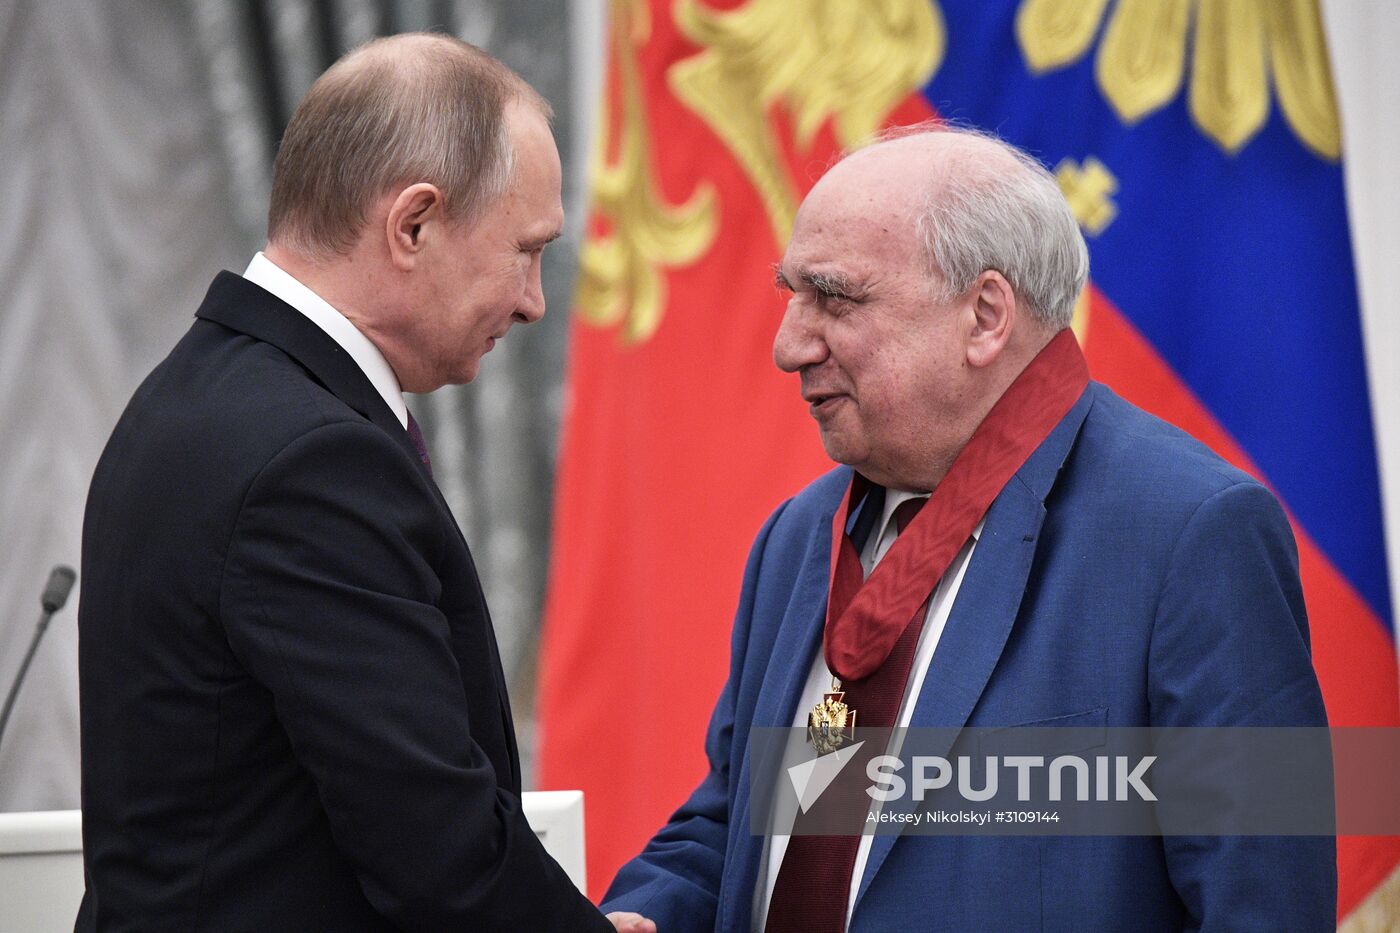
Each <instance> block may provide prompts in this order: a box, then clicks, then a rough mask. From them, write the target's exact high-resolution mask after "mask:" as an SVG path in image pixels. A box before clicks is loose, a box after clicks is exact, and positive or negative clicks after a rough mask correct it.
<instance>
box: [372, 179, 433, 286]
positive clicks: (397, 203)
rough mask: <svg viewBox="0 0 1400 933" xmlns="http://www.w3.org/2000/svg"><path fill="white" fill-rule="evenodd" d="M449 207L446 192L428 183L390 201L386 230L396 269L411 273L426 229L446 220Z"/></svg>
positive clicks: (409, 187)
mask: <svg viewBox="0 0 1400 933" xmlns="http://www.w3.org/2000/svg"><path fill="white" fill-rule="evenodd" d="M445 209H446V202H445V201H444V200H443V197H442V192H441V191H440V190H439V189H438V187H437V186H436V185H430V184H428V183H427V182H419V183H418V184H416V185H409V186H408V187H407V188H405V189H403V190H402V191H400V192H399V193H398V195H397V196H396V197H395V198H394V199H393V201H392V202H390V204H389V212H388V214H387V215H386V216H385V218H384V233H385V237H386V239H387V241H388V244H389V261H390V262H391V263H393V265H394V268H395V269H398V270H399V271H401V272H407V271H408V270H410V269H412V268H413V266H414V264H415V263H416V262H417V261H418V258H419V256H420V255H422V252H423V245H424V242H425V239H426V236H425V231H426V230H428V229H429V228H430V227H431V225H432V224H433V223H434V222H436V221H440V220H441V219H442V216H443V212H444V210H445Z"/></svg>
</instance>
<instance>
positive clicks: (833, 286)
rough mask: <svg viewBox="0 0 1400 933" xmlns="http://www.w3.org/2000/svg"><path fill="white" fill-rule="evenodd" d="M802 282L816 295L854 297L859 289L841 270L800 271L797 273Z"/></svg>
mask: <svg viewBox="0 0 1400 933" xmlns="http://www.w3.org/2000/svg"><path fill="white" fill-rule="evenodd" d="M797 277H798V278H800V279H801V280H802V283H803V284H804V285H806V286H807V287H808V288H810V289H811V290H812V291H814V292H816V293H817V294H818V295H832V296H835V297H838V298H854V297H855V296H856V293H857V292H859V291H860V289H859V288H857V287H856V286H855V285H853V284H852V283H851V280H850V279H849V278H847V277H846V275H845V273H842V272H809V271H806V270H804V271H802V272H799V273H798V275H797Z"/></svg>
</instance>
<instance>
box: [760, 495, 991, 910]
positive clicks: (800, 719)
mask: <svg viewBox="0 0 1400 933" xmlns="http://www.w3.org/2000/svg"><path fill="white" fill-rule="evenodd" d="M916 497H917V494H916V493H912V492H900V491H898V490H894V489H891V490H888V491H887V492H886V494H885V507H884V510H883V511H882V512H881V515H880V521H879V524H878V525H877V526H876V527H878V528H879V529H880V533H879V534H872V535H870V537H869V538H868V539H866V542H865V547H864V548H862V549H861V555H860V564H861V568H862V569H863V570H864V571H865V575H866V576H867V577H869V576H870V572H871V571H872V570H874V569H875V565H876V564H878V563H879V562H880V561H881V560H883V559H884V556H885V554H887V553H888V552H889V549H890V547H891V546H892V545H893V544H894V540H895V538H896V537H897V536H898V533H899V532H898V529H897V528H896V527H895V523H894V510H895V508H896V507H898V506H899V504H900V503H902V502H905V501H907V500H909V499H913V498H916ZM984 523H985V520H984V521H983V522H978V524H977V527H976V528H974V529H973V531H972V536H971V537H970V538H968V540H967V543H966V544H964V545H963V547H962V550H961V551H959V552H958V554H957V556H956V557H954V558H953V562H952V563H951V564H949V565H948V570H947V571H946V572H945V573H944V574H943V578H942V579H941V580H939V581H938V586H937V587H936V588H935V589H934V592H933V598H932V599H930V600H929V605H928V613H927V614H926V615H925V616H924V628H923V631H921V632H920V633H919V643H918V646H917V647H916V648H915V649H914V662H913V665H912V666H911V667H910V668H909V682H908V683H907V684H905V687H904V698H903V699H902V700H900V703H899V715H898V717H896V719H895V725H896V726H897V727H899V728H906V727H908V725H909V720H910V718H911V717H912V716H913V715H914V707H915V705H917V701H918V696H919V692H920V691H921V690H922V689H923V686H924V677H925V676H926V675H927V674H928V666H929V662H930V661H932V660H933V652H934V651H935V650H936V649H937V648H938V640H939V638H940V637H942V635H943V628H944V626H945V625H947V624H948V614H949V613H950V612H952V609H953V601H954V600H955V599H957V596H958V589H959V588H960V587H961V586H962V579H963V574H964V573H965V572H966V570H967V565H968V562H969V561H970V560H971V559H972V552H973V550H974V549H975V548H976V547H977V538H978V537H979V536H980V535H981V533H982V525H983V524H984ZM831 676H832V675H831V670H830V669H829V668H828V667H827V666H826V655H825V653H824V652H823V651H822V650H821V649H820V648H818V649H817V656H816V657H815V658H814V659H813V660H812V669H811V671H810V672H809V673H808V675H807V682H806V684H804V685H803V687H802V694H801V696H800V697H798V701H797V712H796V713H795V714H794V715H793V722H792V724H793V727H794V728H802V729H805V728H806V727H807V714H808V713H809V712H810V711H811V709H812V707H814V706H816V705H817V704H818V703H820V702H821V699H822V694H824V693H827V692H828V691H829V690H830V689H831ZM775 828H776V827H775ZM785 828H789V829H790V828H791V827H785ZM788 838H789V837H788V836H787V835H779V834H777V833H774V832H770V833H769V834H768V835H767V836H766V837H765V839H764V853H763V857H762V858H760V859H759V876H758V881H757V883H756V884H755V885H754V911H753V917H754V929H755V930H758V931H761V930H762V929H763V928H764V926H765V925H766V924H767V923H768V905H769V903H770V902H771V901H772V900H773V888H774V886H775V885H776V884H777V883H778V870H779V869H780V868H781V867H782V864H783V856H784V855H785V854H786V853H787V847H788ZM874 838H875V837H874V836H873V835H870V834H868V833H867V834H865V835H862V836H861V837H860V847H859V848H858V849H857V850H856V863H855V867H854V869H853V870H852V872H851V890H850V896H849V898H848V899H847V901H846V923H847V924H849V923H850V922H851V911H852V910H853V909H854V908H855V904H856V895H857V894H858V893H859V892H860V879H861V876H862V875H863V874H865V863H866V861H867V860H869V858H870V844H871V842H872V841H873V840H874Z"/></svg>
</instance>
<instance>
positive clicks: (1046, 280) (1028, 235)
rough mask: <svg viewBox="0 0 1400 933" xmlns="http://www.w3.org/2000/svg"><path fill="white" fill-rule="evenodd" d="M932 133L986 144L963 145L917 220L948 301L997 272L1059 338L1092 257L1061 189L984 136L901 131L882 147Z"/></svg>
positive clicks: (930, 129) (932, 127) (932, 129)
mask: <svg viewBox="0 0 1400 933" xmlns="http://www.w3.org/2000/svg"><path fill="white" fill-rule="evenodd" d="M924 133H948V134H952V135H955V136H958V137H961V138H962V139H963V140H967V141H968V142H971V143H975V142H981V143H986V144H987V145H990V146H992V147H994V149H995V150H997V151H999V152H1000V153H1001V154H1002V155H1004V156H1006V158H1005V159H1001V158H995V157H993V158H990V159H989V158H987V152H986V149H985V148H984V147H983V146H981V145H977V144H973V145H959V146H956V147H954V148H953V150H952V151H951V152H950V153H949V154H948V155H947V156H946V158H947V161H946V162H945V163H944V166H945V170H944V171H943V172H942V177H941V178H940V179H939V180H938V182H937V184H936V185H934V186H932V187H933V191H932V192H931V193H930V194H929V196H928V198H927V200H926V201H925V202H924V204H923V205H922V207H921V209H920V210H919V211H918V214H917V215H916V217H915V229H916V230H917V231H918V235H919V239H920V240H921V242H922V246H923V250H924V255H925V257H926V259H927V261H928V264H929V271H930V273H931V274H933V275H934V276H935V277H941V280H942V282H941V286H942V287H941V289H939V291H941V292H942V294H941V295H939V296H938V299H939V300H940V301H943V302H946V301H951V300H952V299H953V298H955V297H956V296H958V295H961V294H962V293H963V292H965V291H967V289H968V288H970V287H971V286H972V283H973V282H974V281H976V279H977V277H978V276H979V275H981V274H982V273H983V272H986V271H987V270H995V271H997V272H1000V273H1001V274H1002V275H1003V276H1005V277H1006V280H1007V282H1009V283H1010V284H1011V288H1012V290H1013V291H1014V292H1015V294H1016V297H1017V298H1018V299H1019V300H1020V301H1021V302H1023V303H1024V304H1025V307H1026V309H1027V310H1028V311H1029V312H1030V314H1031V316H1032V317H1034V318H1036V319H1037V320H1039V321H1041V322H1042V323H1044V324H1045V325H1047V326H1049V327H1050V328H1052V329H1054V330H1057V331H1058V330H1060V329H1062V328H1065V327H1068V326H1069V325H1070V321H1071V319H1072V318H1073V316H1074V303H1075V299H1077V298H1078V297H1079V293H1080V291H1082V290H1083V288H1084V283H1085V282H1086V281H1087V280H1088V277H1089V250H1088V248H1087V247H1086V246H1085V244H1084V236H1083V234H1082V233H1081V232H1080V230H1079V223H1078V222H1077V221H1076V220H1075V219H1074V214H1073V213H1071V211H1070V208H1069V204H1068V203H1066V201H1065V198H1064V195H1063V194H1061V193H1060V186H1059V184H1058V183H1057V182H1056V181H1055V179H1054V177H1053V176H1052V175H1051V174H1050V173H1049V172H1048V171H1046V170H1045V167H1044V166H1043V165H1041V164H1040V162H1038V161H1037V160H1036V159H1035V158H1034V157H1033V156H1030V155H1028V154H1027V153H1025V152H1022V151H1021V150H1020V149H1017V148H1016V147H1015V146H1012V145H1010V144H1009V143H1007V142H1004V141H1003V140H1000V139H998V138H996V137H995V136H992V135H990V134H987V133H984V132H981V131H979V130H974V129H969V128H964V127H955V126H950V125H948V124H942V123H935V122H932V121H930V122H928V123H922V124H918V125H916V126H910V127H896V128H894V129H892V130H889V131H887V132H886V133H884V134H883V135H882V136H881V137H880V138H879V140H878V141H877V143H876V145H879V144H880V143H883V142H888V141H892V140H897V139H902V138H906V137H909V136H914V135H922V134H924Z"/></svg>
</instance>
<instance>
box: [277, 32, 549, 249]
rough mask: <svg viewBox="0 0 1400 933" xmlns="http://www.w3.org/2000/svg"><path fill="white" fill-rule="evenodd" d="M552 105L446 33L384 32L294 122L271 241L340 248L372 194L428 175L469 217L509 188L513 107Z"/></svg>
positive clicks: (311, 96)
mask: <svg viewBox="0 0 1400 933" xmlns="http://www.w3.org/2000/svg"><path fill="white" fill-rule="evenodd" d="M512 102H520V103H523V104H525V105H527V106H529V107H530V108H532V109H535V110H537V111H538V112H539V113H541V114H543V115H545V116H546V117H548V116H549V113H550V111H549V105H548V104H547V103H545V101H544V99H543V98H541V97H540V96H539V95H538V94H537V93H536V92H535V91H534V90H533V89H532V88H531V87H530V86H529V85H528V84H526V83H525V82H524V81H523V80H522V79H521V78H520V77H519V76H518V75H516V74H515V73H514V72H513V71H511V70H510V69H509V68H507V67H506V66H505V65H504V64H502V63H501V62H499V61H497V60H496V59H494V58H492V57H491V56H489V55H487V54H486V53H485V52H483V51H481V50H480V49H478V48H476V47H475V46H472V45H469V44H467V43H465V42H462V41H460V40H458V39H454V38H451V37H449V36H442V35H435V34H428V33H410V34H406V35H400V36H390V37H388V38H384V39H376V40H374V41H373V42H369V43H367V44H365V45H363V46H360V47H359V48H358V49H355V50H354V51H352V52H350V53H348V54H346V55H345V56H344V57H343V58H341V59H340V61H338V62H336V63H335V64H334V65H332V66H331V68H330V69H329V70H327V71H326V73H325V74H323V75H322V76H321V77H320V78H319V79H318V80H317V81H316V83H315V84H314V85H312V87H311V90H310V91H308V92H307V94H306V97H305V98H303V99H302V101H301V103H300V105H298V107H297V109H296V112H295V113H294V114H293V115H292V119H291V121H290V122H289V123H288V124H287V129H286V132H285V133H284V134H283V137H282V143H281V145H280V147H279V148H278V152H277V160H276V164H275V166H274V168H273V182H272V199H271V206H270V209H269V211H268V240H269V242H271V243H276V244H279V245H280V246H282V247H284V248H288V249H292V250H295V251H296V252H298V253H301V254H303V255H305V256H308V257H317V258H327V257H330V256H336V255H343V254H345V253H347V252H348V251H349V250H350V248H351V247H352V246H353V245H354V243H355V240H356V239H357V238H358V236H359V234H360V232H361V230H362V229H363V227H364V225H365V221H366V220H367V217H368V213H369V209H370V206H371V204H372V203H373V202H374V201H375V200H376V199H377V198H379V197H381V196H383V195H384V194H386V193H388V192H389V191H390V189H392V188H394V187H395V186H399V187H406V186H408V185H411V184H414V183H419V182H425V183H428V184H432V185H435V186H436V187H437V188H439V189H440V190H441V192H442V194H443V197H444V200H445V202H446V210H447V213H448V214H449V215H450V216H451V217H452V218H454V219H456V220H465V219H467V218H469V217H471V216H472V215H473V214H474V213H476V212H478V211H480V210H481V209H483V208H484V207H486V206H487V205H489V204H490V203H491V202H492V201H494V200H495V199H496V198H498V197H500V196H501V194H502V193H503V192H504V191H505V190H506V185H507V182H508V180H509V177H510V173H511V165H512V152H511V148H510V143H509V138H508V133H507V131H506V126H505V119H504V115H505V111H506V108H507V105H509V104H511V103H512Z"/></svg>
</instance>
